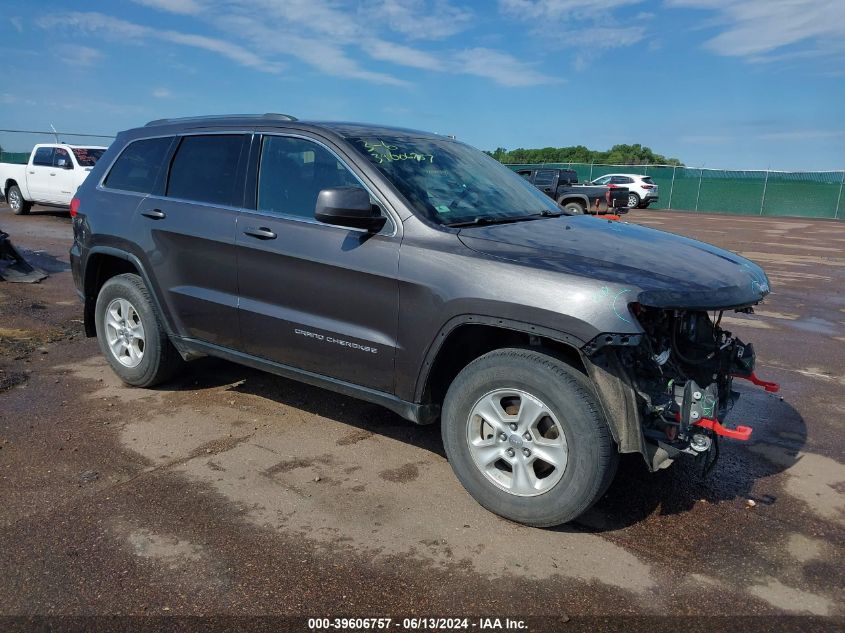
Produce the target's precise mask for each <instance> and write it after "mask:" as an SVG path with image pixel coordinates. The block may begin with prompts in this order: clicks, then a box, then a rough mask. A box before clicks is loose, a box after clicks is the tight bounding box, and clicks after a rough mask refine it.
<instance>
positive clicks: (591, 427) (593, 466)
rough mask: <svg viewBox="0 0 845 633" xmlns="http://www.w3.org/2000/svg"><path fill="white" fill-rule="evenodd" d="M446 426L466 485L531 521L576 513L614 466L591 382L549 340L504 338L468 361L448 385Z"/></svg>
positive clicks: (497, 508)
mask: <svg viewBox="0 0 845 633" xmlns="http://www.w3.org/2000/svg"><path fill="white" fill-rule="evenodd" d="M441 431H442V434H443V447H444V448H445V449H446V456H447V458H448V459H449V464H450V465H451V466H452V469H453V470H454V471H455V475H456V476H457V477H458V480H459V481H460V482H461V484H463V486H464V488H466V490H467V492H469V493H470V494H471V495H472V496H473V497H474V498H475V500H476V501H478V502H479V503H480V504H481V505H482V506H484V507H485V508H487V509H488V510H490V511H492V512H495V513H496V514H499V515H501V516H503V517H506V518H508V519H511V520H512V521H519V522H520V523H525V524H527V525H536V526H541V527H542V526H550V525H559V524H560V523H565V522H567V521H571V520H572V519H574V518H576V517H578V516H579V515H581V514H582V513H583V512H584V511H585V510H586V509H587V508H589V507H590V506H591V505H592V504H593V503H594V502H595V501H596V500H597V499H598V498H599V497H600V496H601V495H602V494H603V493H604V491H605V490H606V489H607V486H608V485H609V484H610V481H611V479H612V478H613V474H614V472H615V471H616V461H617V454H616V445H615V444H614V442H613V438H612V436H611V434H610V428H609V427H608V424H607V421H606V420H605V418H604V415H603V413H602V408H601V406H600V405H599V403H598V401H597V400H596V396H595V392H594V389H593V386H592V385H591V384H590V382H589V379H588V378H587V376H585V375H584V374H583V373H581V372H580V371H578V369H576V368H574V367H572V366H571V365H569V364H568V363H567V362H566V361H564V360H562V359H561V358H558V357H556V356H555V355H554V352H551V351H548V350H543V349H525V348H503V349H497V350H494V351H492V352H488V353H487V354H484V355H483V356H481V357H479V358H477V359H475V360H474V361H472V362H471V363H469V364H468V365H467V366H466V367H464V368H463V369H462V370H461V371H460V372H459V373H458V375H457V376H456V377H455V379H454V381H452V384H451V385H450V386H449V389H448V391H447V392H446V397H445V399H444V401H443V410H442V414H441Z"/></svg>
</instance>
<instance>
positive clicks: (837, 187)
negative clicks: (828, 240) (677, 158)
mask: <svg viewBox="0 0 845 633" xmlns="http://www.w3.org/2000/svg"><path fill="white" fill-rule="evenodd" d="M507 166H508V167H510V168H511V169H514V170H516V169H538V168H541V167H546V168H551V169H574V170H575V171H576V173H577V174H578V180H579V181H581V182H589V181H591V180H594V179H596V178H599V177H600V176H603V175H604V174H613V173H626V174H639V175H642V176H649V177H650V178H651V179H652V180H653V181H654V184H656V185H658V186H659V187H660V189H659V191H660V199H659V201H658V202H657V203H655V204H652V205H651V207H650V208H653V209H673V210H677V211H701V212H713V213H733V214H738V215H772V216H796V217H807V218H829V219H845V200H843V199H842V189H843V184H845V171H816V172H809V171H807V172H805V171H793V172H786V171H771V170H750V169H747V170H730V169H704V168H692V167H674V166H672V165H598V164H588V163H545V164H542V165H538V164H534V165H525V164H523V165H515V164H509V165H507Z"/></svg>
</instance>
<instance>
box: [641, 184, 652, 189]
mask: <svg viewBox="0 0 845 633" xmlns="http://www.w3.org/2000/svg"><path fill="white" fill-rule="evenodd" d="M643 189H654V185H643Z"/></svg>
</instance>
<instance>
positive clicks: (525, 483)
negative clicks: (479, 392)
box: [467, 389, 569, 497]
mask: <svg viewBox="0 0 845 633" xmlns="http://www.w3.org/2000/svg"><path fill="white" fill-rule="evenodd" d="M467 443H468V446H469V452H470V455H471V456H472V460H473V462H475V465H476V466H477V467H478V469H479V470H480V471H481V472H482V473H483V474H484V476H485V477H486V478H487V479H488V480H489V481H490V482H492V483H493V484H494V485H495V486H497V487H499V488H501V489H502V490H505V491H506V492H509V493H510V494H512V495H517V496H520V497H532V496H535V495H539V494H542V493H544V492H546V491H547V490H549V489H551V488H552V487H554V485H555V484H557V482H558V481H560V478H561V477H562V476H563V472H564V470H566V462H567V458H568V455H569V451H568V448H567V444H566V436H565V435H564V432H563V427H562V426H561V425H560V422H558V421H557V419H556V418H555V415H554V413H552V411H551V409H550V408H549V407H548V406H546V405H545V404H544V403H543V402H542V401H541V400H540V399H539V398H536V397H534V396H532V395H531V394H529V393H526V392H525V391H522V390H520V389H497V390H495V391H492V392H490V393H488V394H486V395H484V396H483V397H482V398H481V399H480V400H479V401H478V402H476V403H475V406H474V407H473V409H472V412H471V413H470V416H469V420H468V423H467Z"/></svg>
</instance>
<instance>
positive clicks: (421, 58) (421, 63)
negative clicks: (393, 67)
mask: <svg viewBox="0 0 845 633" xmlns="http://www.w3.org/2000/svg"><path fill="white" fill-rule="evenodd" d="M363 49H364V52H365V53H367V55H369V56H370V57H372V58H373V59H377V60H379V61H384V62H391V63H393V64H399V65H401V66H408V67H410V68H420V69H423V70H444V63H443V62H442V61H441V60H439V59H438V58H437V57H435V56H434V55H430V54H429V53H426V52H425V51H421V50H418V49H416V48H411V47H410V46H403V45H401V44H393V43H392V42H385V41H384V40H370V41H369V42H367V43H366V44H364V46H363Z"/></svg>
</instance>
